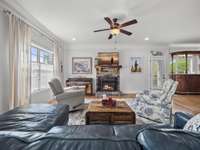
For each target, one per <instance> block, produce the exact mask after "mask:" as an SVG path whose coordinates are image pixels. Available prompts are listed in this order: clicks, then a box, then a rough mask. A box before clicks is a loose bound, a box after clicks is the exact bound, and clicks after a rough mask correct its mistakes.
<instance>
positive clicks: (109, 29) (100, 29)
mask: <svg viewBox="0 0 200 150" xmlns="http://www.w3.org/2000/svg"><path fill="white" fill-rule="evenodd" d="M108 30H111V29H100V30H95V31H94V32H101V31H108Z"/></svg>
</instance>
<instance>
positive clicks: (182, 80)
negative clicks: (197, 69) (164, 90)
mask: <svg viewBox="0 0 200 150" xmlns="http://www.w3.org/2000/svg"><path fill="white" fill-rule="evenodd" d="M172 79H173V80H175V81H178V87H177V90H176V93H177V94H200V75H195V74H176V75H173V76H172Z"/></svg>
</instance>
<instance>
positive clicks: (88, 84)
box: [66, 78, 93, 95]
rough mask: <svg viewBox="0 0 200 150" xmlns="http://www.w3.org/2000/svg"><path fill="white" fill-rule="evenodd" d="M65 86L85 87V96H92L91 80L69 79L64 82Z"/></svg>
mask: <svg viewBox="0 0 200 150" xmlns="http://www.w3.org/2000/svg"><path fill="white" fill-rule="evenodd" d="M66 86H85V94H86V95H93V79H92V78H69V79H68V80H66Z"/></svg>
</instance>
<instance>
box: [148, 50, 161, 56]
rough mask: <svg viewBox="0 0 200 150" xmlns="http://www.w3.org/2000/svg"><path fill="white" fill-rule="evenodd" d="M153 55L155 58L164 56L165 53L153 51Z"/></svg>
mask: <svg viewBox="0 0 200 150" xmlns="http://www.w3.org/2000/svg"><path fill="white" fill-rule="evenodd" d="M151 54H152V55H153V56H163V53H162V52H160V51H151Z"/></svg>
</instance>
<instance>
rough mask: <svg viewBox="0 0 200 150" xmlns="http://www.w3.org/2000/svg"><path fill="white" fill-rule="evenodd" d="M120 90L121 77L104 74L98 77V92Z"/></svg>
mask: <svg viewBox="0 0 200 150" xmlns="http://www.w3.org/2000/svg"><path fill="white" fill-rule="evenodd" d="M117 91H119V77H108V76H102V77H98V79H97V92H117Z"/></svg>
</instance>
